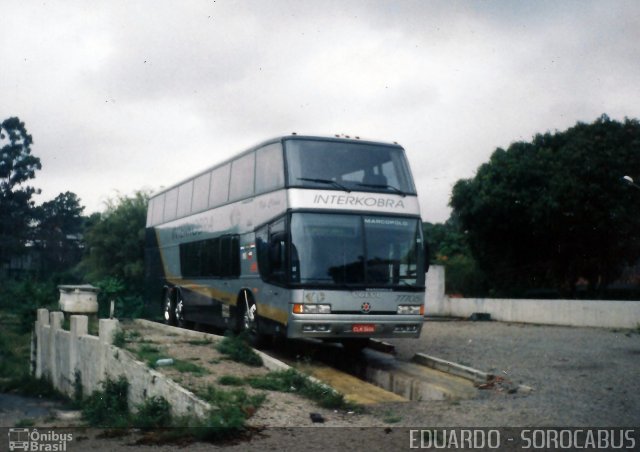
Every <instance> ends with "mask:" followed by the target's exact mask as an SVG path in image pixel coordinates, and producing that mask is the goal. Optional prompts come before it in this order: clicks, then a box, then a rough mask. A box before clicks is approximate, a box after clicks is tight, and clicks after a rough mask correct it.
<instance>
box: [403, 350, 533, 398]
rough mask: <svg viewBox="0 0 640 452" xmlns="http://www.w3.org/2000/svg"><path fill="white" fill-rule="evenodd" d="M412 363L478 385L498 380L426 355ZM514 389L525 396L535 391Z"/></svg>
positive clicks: (417, 357)
mask: <svg viewBox="0 0 640 452" xmlns="http://www.w3.org/2000/svg"><path fill="white" fill-rule="evenodd" d="M411 361H413V362H414V363H416V364H420V365H421V366H426V367H430V368H432V369H436V370H439V371H441V372H446V373H450V374H452V375H456V376H458V377H461V378H466V379H467V380H471V381H472V382H474V383H476V384H484V383H490V382H492V381H493V380H494V379H496V376H495V375H493V374H489V373H486V372H482V371H481V370H477V369H474V368H472V367H468V366H463V365H462V364H458V363H454V362H451V361H446V360H444V359H440V358H436V357H435V356H429V355H426V354H424V353H416V354H415V355H414V356H413V358H411ZM514 387H515V389H516V392H518V393H519V394H524V395H526V394H530V393H531V392H533V391H535V389H534V388H532V387H531V386H527V385H523V384H518V385H514Z"/></svg>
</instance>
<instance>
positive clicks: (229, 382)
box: [218, 375, 245, 386]
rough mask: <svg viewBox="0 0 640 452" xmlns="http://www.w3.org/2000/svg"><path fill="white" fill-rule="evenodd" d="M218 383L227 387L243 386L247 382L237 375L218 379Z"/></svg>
mask: <svg viewBox="0 0 640 452" xmlns="http://www.w3.org/2000/svg"><path fill="white" fill-rule="evenodd" d="M218 383H220V384H221V385H225V386H242V385H244V384H245V381H244V379H242V378H240V377H236V376H235V375H223V376H221V377H220V378H218Z"/></svg>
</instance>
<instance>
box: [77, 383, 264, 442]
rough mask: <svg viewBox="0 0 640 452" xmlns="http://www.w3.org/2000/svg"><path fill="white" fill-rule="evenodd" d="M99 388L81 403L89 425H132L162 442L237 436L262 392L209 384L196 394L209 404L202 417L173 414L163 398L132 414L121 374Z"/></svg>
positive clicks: (138, 408) (259, 404)
mask: <svg viewBox="0 0 640 452" xmlns="http://www.w3.org/2000/svg"><path fill="white" fill-rule="evenodd" d="M102 388H103V389H101V390H98V391H95V392H94V393H93V394H91V396H89V397H88V398H87V399H85V400H84V401H83V402H82V406H83V409H82V415H83V418H84V420H85V421H86V422H87V424H88V425H89V426H92V427H106V428H123V427H127V428H130V427H135V428H141V429H143V430H156V429H166V428H167V427H171V428H170V429H168V430H161V431H160V432H159V438H158V440H159V441H161V442H166V441H171V440H178V439H180V440H184V439H185V438H193V439H199V440H209V441H213V440H221V439H228V438H232V437H236V436H237V435H238V434H240V433H241V432H242V431H244V430H245V422H246V419H248V418H249V417H251V416H252V415H253V413H255V411H256V410H257V409H258V408H259V407H260V406H261V405H262V403H263V402H264V400H265V395H264V394H257V395H248V394H247V393H246V392H245V391H242V390H233V391H224V390H221V389H218V388H216V387H214V386H208V387H207V388H206V389H204V390H202V391H200V393H199V396H200V397H201V398H203V399H204V400H206V401H207V402H209V403H210V404H211V405H212V407H213V408H212V410H211V411H210V412H209V413H208V415H207V417H206V418H204V419H199V418H196V417H194V416H179V417H173V416H172V414H171V406H170V405H169V403H168V402H167V401H166V400H165V399H164V398H163V397H157V396H154V397H150V398H148V399H147V400H145V402H144V403H142V404H140V405H137V406H136V407H135V408H136V409H135V410H134V412H133V413H132V412H131V411H130V409H129V404H128V401H127V400H128V398H127V395H128V390H129V383H128V382H127V380H126V379H125V378H124V377H120V378H118V379H117V380H111V379H107V380H106V381H104V382H103V383H102Z"/></svg>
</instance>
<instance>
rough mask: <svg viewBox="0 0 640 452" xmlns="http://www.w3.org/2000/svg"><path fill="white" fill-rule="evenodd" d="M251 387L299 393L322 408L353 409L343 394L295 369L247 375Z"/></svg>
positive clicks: (353, 406)
mask: <svg viewBox="0 0 640 452" xmlns="http://www.w3.org/2000/svg"><path fill="white" fill-rule="evenodd" d="M247 383H249V385H250V386H251V387H252V388H255V389H263V390H268V391H280V392H291V393H295V394H299V395H301V396H303V397H306V398H308V399H310V400H313V401H314V402H316V403H317V404H318V405H320V406H321V407H324V408H334V409H336V408H340V409H354V408H356V407H355V405H352V404H350V403H348V402H347V401H346V400H345V399H344V395H342V394H340V393H339V392H336V391H335V390H334V389H333V388H331V387H329V386H326V385H324V384H322V383H318V382H316V381H313V380H311V379H309V378H308V377H307V376H306V375H303V374H301V373H300V372H298V371H296V370H295V369H287V370H282V371H276V372H269V373H268V374H265V375H262V376H251V377H247Z"/></svg>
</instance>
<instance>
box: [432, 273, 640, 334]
mask: <svg viewBox="0 0 640 452" xmlns="http://www.w3.org/2000/svg"><path fill="white" fill-rule="evenodd" d="M444 278H445V273H444V267H442V266H439V265H432V266H431V267H430V268H429V272H428V273H427V296H426V301H425V314H426V315H427V316H448V317H462V318H468V317H470V316H471V315H472V314H474V313H487V314H490V315H491V319H492V320H498V321H502V322H519V323H538V324H545V325H567V326H590V327H601V328H637V327H639V326H640V301H635V300H633V301H627V300H536V299H501V298H449V297H447V296H446V295H445V291H444Z"/></svg>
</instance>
